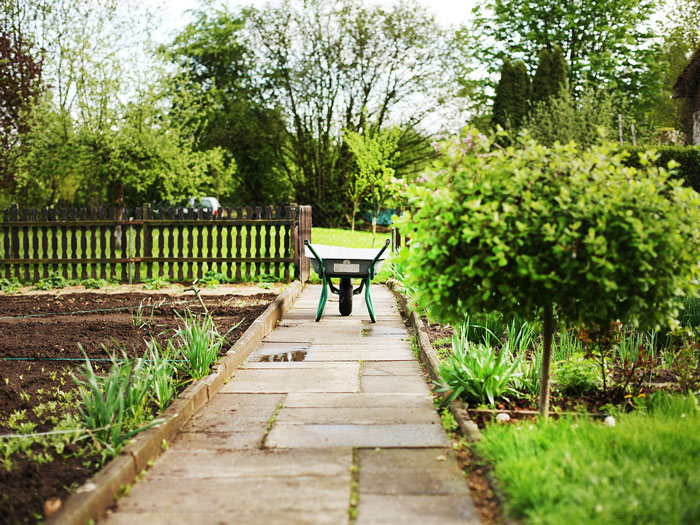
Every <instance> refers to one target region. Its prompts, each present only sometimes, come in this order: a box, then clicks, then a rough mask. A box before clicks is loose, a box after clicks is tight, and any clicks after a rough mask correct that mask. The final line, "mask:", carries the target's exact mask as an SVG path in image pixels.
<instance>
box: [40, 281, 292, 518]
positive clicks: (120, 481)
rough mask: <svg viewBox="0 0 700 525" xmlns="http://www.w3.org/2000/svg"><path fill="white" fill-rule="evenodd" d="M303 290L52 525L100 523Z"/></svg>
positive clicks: (263, 320)
mask: <svg viewBox="0 0 700 525" xmlns="http://www.w3.org/2000/svg"><path fill="white" fill-rule="evenodd" d="M303 288H304V285H303V284H302V283H301V282H300V281H294V282H292V283H291V284H290V285H289V286H288V287H287V288H286V289H285V290H284V291H282V293H280V294H279V295H278V296H277V298H276V299H275V300H274V301H273V302H272V303H271V304H270V305H269V306H268V307H267V309H266V310H265V311H264V312H263V313H262V314H261V315H260V316H259V317H258V318H257V319H256V320H255V321H253V322H252V323H251V325H250V326H249V327H248V329H247V330H246V331H245V332H244V333H243V335H242V336H241V337H240V339H238V341H236V343H235V344H234V345H233V346H232V347H231V348H230V349H229V350H228V352H226V354H225V355H224V356H223V357H222V358H221V359H220V360H219V362H218V363H217V364H216V365H215V366H214V372H212V373H211V374H209V375H208V376H207V377H205V378H203V379H201V380H199V381H196V382H194V383H192V384H190V386H188V387H187V388H186V389H185V390H184V391H183V392H182V393H180V395H179V396H178V397H177V399H175V401H173V402H172V404H171V405H170V406H169V407H168V408H167V409H166V410H165V411H164V412H163V413H162V414H161V415H160V416H159V418H162V419H165V422H164V423H162V424H160V425H158V426H155V427H152V428H150V429H148V430H144V431H143V432H141V433H139V434H137V435H136V437H135V438H134V439H133V440H131V442H130V443H129V444H128V445H127V446H125V447H124V448H123V449H122V450H121V452H120V453H119V455H117V456H116V457H115V458H113V459H112V460H111V461H110V462H109V463H107V465H105V466H104V467H103V468H102V469H101V470H99V471H98V472H97V473H96V474H95V475H94V476H93V477H92V478H90V479H89V480H88V481H86V482H85V483H84V484H83V485H82V486H80V487H79V488H78V489H77V490H76V491H75V492H74V493H73V494H71V495H70V496H69V497H68V499H67V500H66V501H65V503H64V505H63V507H62V508H61V510H59V511H58V512H57V513H56V514H54V515H53V516H51V517H50V518H48V519H47V520H46V521H45V523H47V524H49V525H77V524H83V523H88V522H90V520H96V519H97V518H99V517H100V516H101V515H102V514H104V512H105V511H106V510H107V509H108V508H109V507H110V506H111V505H112V504H113V503H114V502H115V500H116V499H117V498H118V496H119V493H120V492H121V491H122V490H123V487H125V486H127V485H129V484H130V483H132V482H133V481H134V480H135V479H136V478H137V476H138V475H139V474H140V473H141V472H142V471H143V470H144V469H146V468H147V467H148V464H149V463H150V462H151V461H153V460H155V459H156V458H157V457H158V456H159V455H160V454H162V452H163V448H164V447H163V442H164V440H165V441H166V442H169V441H171V440H172V439H173V438H174V437H175V436H176V435H177V432H178V431H179V430H180V428H182V427H183V426H184V425H185V423H187V422H188V421H189V419H190V418H191V417H192V415H193V414H194V413H195V412H196V411H197V410H199V409H200V408H201V407H202V406H204V405H205V404H206V403H208V402H209V400H210V399H211V398H212V397H214V395H215V394H216V393H217V392H218V391H219V390H220V389H221V387H222V386H223V385H224V384H225V383H226V381H227V380H228V379H229V378H230V377H231V376H232V375H233V374H234V373H235V372H236V370H237V369H238V367H240V366H241V364H243V362H244V361H245V360H246V359H247V358H248V356H249V355H250V354H251V353H252V352H253V351H254V350H255V349H256V347H257V346H258V344H260V342H261V341H262V340H263V339H264V338H265V336H267V334H269V333H270V332H271V331H272V330H273V328H274V327H275V326H276V324H277V321H279V320H280V319H281V318H282V316H283V315H284V314H285V313H286V312H287V311H288V310H289V309H290V308H291V307H292V305H293V304H294V301H296V299H297V298H298V297H299V295H300V294H301V292H302V290H303Z"/></svg>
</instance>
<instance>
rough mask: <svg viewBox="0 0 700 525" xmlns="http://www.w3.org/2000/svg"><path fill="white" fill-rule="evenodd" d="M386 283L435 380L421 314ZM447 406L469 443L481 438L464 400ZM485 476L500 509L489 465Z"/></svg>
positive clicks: (433, 354) (499, 492) (499, 490)
mask: <svg viewBox="0 0 700 525" xmlns="http://www.w3.org/2000/svg"><path fill="white" fill-rule="evenodd" d="M386 285H387V286H388V287H389V289H390V290H391V291H392V292H393V294H394V297H396V300H397V302H398V303H399V309H400V310H401V313H402V314H403V315H404V316H405V317H406V318H408V320H409V322H410V324H411V328H413V331H414V333H415V335H416V339H417V340H418V358H419V359H420V361H421V362H422V363H423V365H425V368H426V371H427V372H428V375H429V376H430V379H432V380H433V381H437V380H438V377H439V373H438V369H439V367H440V359H439V358H438V356H437V353H436V352H435V349H434V348H433V345H432V344H430V338H429V337H428V331H427V330H426V329H425V325H424V324H423V319H421V316H420V315H418V313H417V312H415V311H413V310H412V309H411V307H410V305H409V302H408V299H407V298H406V297H405V296H404V295H403V294H402V293H401V290H400V288H401V285H400V284H399V282H398V281H396V280H395V279H388V280H387V282H386ZM448 408H449V409H450V412H452V415H453V416H454V418H455V420H456V421H457V424H458V425H459V430H460V432H461V433H462V435H463V436H464V437H466V438H467V440H468V441H469V442H470V443H475V442H477V441H479V440H480V439H481V431H480V430H479V427H478V426H477V424H476V423H475V422H474V420H472V418H471V417H470V416H469V412H467V407H466V406H465V405H464V402H462V400H461V399H455V400H454V401H452V402H451V403H450V404H449V405H448ZM472 453H473V454H474V456H475V457H476V458H477V459H479V460H480V461H484V460H483V458H481V457H480V456H479V454H478V453H477V452H475V451H473V452H472ZM485 477H486V480H487V481H488V483H489V485H491V490H492V491H493V494H494V495H495V496H496V499H497V500H498V502H499V504H500V507H501V509H503V507H504V503H505V502H506V501H507V497H506V496H505V493H504V492H503V489H502V487H501V484H500V482H499V481H498V479H497V478H496V477H495V476H494V475H493V471H492V470H491V468H490V467H489V468H488V469H487V470H486V472H485ZM506 523H510V520H507V519H506Z"/></svg>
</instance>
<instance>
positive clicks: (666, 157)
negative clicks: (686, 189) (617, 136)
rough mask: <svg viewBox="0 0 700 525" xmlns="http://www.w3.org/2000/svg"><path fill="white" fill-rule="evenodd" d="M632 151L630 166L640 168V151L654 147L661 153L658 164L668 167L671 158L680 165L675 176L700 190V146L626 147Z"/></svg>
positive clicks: (628, 162)
mask: <svg viewBox="0 0 700 525" xmlns="http://www.w3.org/2000/svg"><path fill="white" fill-rule="evenodd" d="M623 149H624V150H625V151H628V152H629V153H630V156H629V158H628V159H627V161H626V164H627V165H628V166H634V167H637V168H639V167H640V165H639V155H638V154H639V153H640V152H644V151H648V150H650V149H654V150H656V151H657V152H658V154H659V160H658V161H657V164H658V165H659V166H663V167H666V166H667V165H668V162H669V161H670V160H675V161H676V162H677V163H678V164H680V166H678V167H677V168H676V169H675V176H676V177H678V178H679V179H683V180H684V181H685V184H686V185H687V186H690V187H691V188H693V189H694V190H695V191H697V192H700V146H636V147H632V146H629V147H625V148H623Z"/></svg>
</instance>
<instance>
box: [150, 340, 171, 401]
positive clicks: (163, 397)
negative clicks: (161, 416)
mask: <svg viewBox="0 0 700 525" xmlns="http://www.w3.org/2000/svg"><path fill="white" fill-rule="evenodd" d="M174 354H175V351H174V349H173V347H172V345H170V344H168V345H166V347H165V350H163V349H162V347H161V346H160V343H158V341H157V340H156V339H154V338H151V340H150V341H146V353H145V358H146V362H147V363H148V367H149V369H150V374H151V377H152V379H153V388H152V394H151V397H152V398H153V399H154V401H155V402H156V403H158V409H159V410H160V411H163V410H165V409H166V408H167V407H168V405H170V402H171V401H172V399H173V397H175V392H176V389H177V385H176V382H175V364H174V361H173V359H174Z"/></svg>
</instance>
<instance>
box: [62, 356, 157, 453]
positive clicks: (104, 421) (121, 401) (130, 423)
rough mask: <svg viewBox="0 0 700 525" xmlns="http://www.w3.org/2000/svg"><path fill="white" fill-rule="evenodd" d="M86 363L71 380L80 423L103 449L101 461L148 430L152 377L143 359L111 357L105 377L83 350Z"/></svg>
mask: <svg viewBox="0 0 700 525" xmlns="http://www.w3.org/2000/svg"><path fill="white" fill-rule="evenodd" d="M80 350H81V351H82V352H83V355H84V356H85V363H83V364H82V365H81V366H80V367H79V368H78V372H79V373H78V375H75V374H74V375H73V380H74V382H75V384H76V385H77V386H78V391H79V398H80V403H79V404H78V407H77V408H78V413H79V415H80V421H81V423H82V424H83V425H84V426H85V427H86V428H87V429H89V430H92V433H91V436H92V437H93V439H94V440H95V441H96V442H97V443H99V444H100V445H101V446H102V447H103V450H102V459H103V461H104V460H105V459H106V458H108V457H110V456H113V455H114V454H116V453H117V452H118V451H119V449H120V448H121V447H122V446H123V445H124V443H125V442H126V441H127V440H128V439H129V438H131V436H133V435H135V434H137V433H138V432H140V431H142V430H145V429H146V428H149V427H150V426H152V425H153V424H155V423H154V422H152V423H150V424H148V425H143V423H145V422H146V421H147V419H148V418H149V417H150V411H149V409H148V404H149V401H150V390H151V387H152V385H153V381H154V379H153V375H152V374H151V373H150V370H149V369H148V366H147V365H146V362H145V361H144V360H143V359H127V358H124V359H123V360H119V359H117V357H116V354H112V355H110V358H111V366H110V369H109V372H107V374H105V375H98V374H97V373H96V372H95V369H94V368H93V367H92V363H91V362H90V359H89V358H88V356H87V354H86V353H85V350H84V349H83V348H82V346H80Z"/></svg>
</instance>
